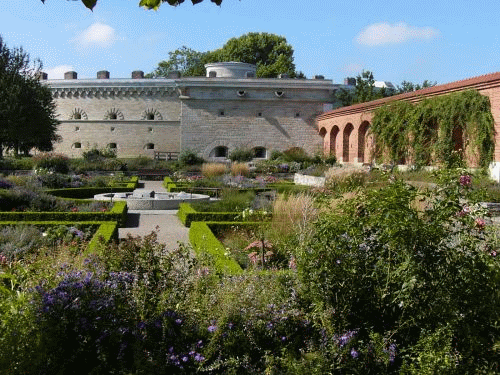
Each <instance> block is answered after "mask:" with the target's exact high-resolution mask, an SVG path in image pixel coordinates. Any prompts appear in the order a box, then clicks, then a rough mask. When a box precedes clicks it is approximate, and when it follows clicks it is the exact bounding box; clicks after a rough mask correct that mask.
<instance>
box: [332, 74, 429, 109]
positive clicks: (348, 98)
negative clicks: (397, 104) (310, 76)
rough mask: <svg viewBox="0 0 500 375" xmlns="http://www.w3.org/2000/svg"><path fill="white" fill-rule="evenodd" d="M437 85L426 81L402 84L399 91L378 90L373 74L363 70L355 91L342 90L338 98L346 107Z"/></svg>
mask: <svg viewBox="0 0 500 375" xmlns="http://www.w3.org/2000/svg"><path fill="white" fill-rule="evenodd" d="M436 84H437V82H435V81H434V82H432V81H429V80H427V79H426V80H425V81H424V82H423V83H422V84H418V83H412V82H408V81H403V82H401V86H399V85H398V86H397V89H392V88H390V89H388V88H385V87H381V88H376V87H375V79H374V77H373V73H372V72H371V71H369V70H363V71H362V72H361V74H358V75H357V77H356V85H355V87H354V90H346V89H340V90H339V91H338V92H337V94H336V96H337V100H338V101H339V102H340V103H341V105H342V106H343V107H345V106H349V105H352V104H357V103H364V102H369V101H372V100H376V99H381V98H386V97H388V96H392V95H397V94H403V93H405V92H412V91H416V90H421V89H425V88H427V87H432V86H435V85H436Z"/></svg>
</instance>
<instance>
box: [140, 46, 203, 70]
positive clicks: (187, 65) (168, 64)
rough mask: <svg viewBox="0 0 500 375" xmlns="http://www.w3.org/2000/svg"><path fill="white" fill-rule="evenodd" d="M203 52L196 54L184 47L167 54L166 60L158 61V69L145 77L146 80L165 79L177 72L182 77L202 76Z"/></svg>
mask: <svg viewBox="0 0 500 375" xmlns="http://www.w3.org/2000/svg"><path fill="white" fill-rule="evenodd" d="M204 55H205V53H204V52H198V51H195V50H193V49H191V48H188V47H186V46H182V47H181V48H179V49H176V50H175V51H170V52H169V53H168V60H164V61H160V62H159V63H158V67H157V68H156V69H155V70H154V71H153V73H150V74H148V75H146V77H147V78H155V77H167V76H168V75H169V73H171V72H173V71H179V72H180V73H181V74H182V75H183V76H187V77H194V76H204V75H205V67H204V66H203V64H204V62H203V57H204Z"/></svg>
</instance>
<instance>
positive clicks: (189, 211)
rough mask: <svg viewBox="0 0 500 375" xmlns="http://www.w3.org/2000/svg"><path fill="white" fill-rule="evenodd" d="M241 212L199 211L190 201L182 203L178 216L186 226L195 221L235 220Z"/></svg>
mask: <svg viewBox="0 0 500 375" xmlns="http://www.w3.org/2000/svg"><path fill="white" fill-rule="evenodd" d="M240 215H241V213H240V212H198V211H196V210H195V209H194V208H193V206H191V204H189V203H180V204H179V210H178V211H177V216H178V217H179V220H180V221H181V223H182V224H184V226H186V227H189V226H191V223H192V222H193V221H234V220H238V218H239V216H240Z"/></svg>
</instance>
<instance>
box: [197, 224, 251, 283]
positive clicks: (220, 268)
mask: <svg viewBox="0 0 500 375" xmlns="http://www.w3.org/2000/svg"><path fill="white" fill-rule="evenodd" d="M189 241H190V242H191V246H193V249H194V250H195V252H196V254H197V255H198V256H201V255H208V257H209V258H210V259H211V260H212V262H213V267H214V269H215V271H216V273H217V274H225V275H238V274H241V273H242V272H243V270H242V269H241V267H240V265H239V264H238V263H237V262H236V261H235V260H234V259H233V258H231V257H230V256H228V255H227V253H226V249H225V247H224V245H222V243H221V242H220V241H219V240H218V239H217V238H216V237H215V235H214V234H213V232H212V230H211V229H210V227H209V226H208V225H207V223H204V222H200V221H195V222H193V223H191V228H189Z"/></svg>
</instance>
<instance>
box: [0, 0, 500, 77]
mask: <svg viewBox="0 0 500 375" xmlns="http://www.w3.org/2000/svg"><path fill="white" fill-rule="evenodd" d="M138 4H139V0H98V3H97V6H96V7H95V8H94V10H93V11H90V10H88V9H87V8H85V7H84V6H83V4H82V3H81V1H80V0H78V1H68V0H46V1H45V4H42V2H41V0H0V35H1V36H2V38H3V40H4V42H5V43H6V44H7V45H8V46H9V47H20V46H22V47H23V49H24V50H25V51H27V52H28V53H29V54H30V56H31V58H33V59H34V58H39V59H40V60H41V61H42V63H43V66H44V71H45V72H47V73H48V74H49V79H61V78H63V74H64V72H65V71H69V70H74V71H76V72H78V78H95V77H96V73H97V71H99V70H108V71H109V72H110V76H111V78H130V74H131V72H132V71H134V70H142V71H144V72H145V73H149V72H152V71H153V70H154V69H155V68H156V66H157V65H158V63H159V62H160V61H162V60H165V59H167V58H168V52H170V51H174V50H175V49H177V48H180V47H182V46H187V47H189V48H192V49H194V50H197V51H209V50H214V49H217V48H220V47H222V46H223V45H224V43H225V42H226V41H227V40H228V39H230V38H233V37H239V36H241V35H244V34H246V33H249V32H267V33H273V34H278V35H281V36H284V37H285V38H286V39H287V41H288V43H289V44H290V45H292V47H293V49H294V62H295V65H296V69H297V70H298V71H302V72H303V73H305V75H306V76H307V78H313V77H314V75H318V74H320V75H323V76H325V78H327V79H332V80H333V81H334V83H343V81H344V78H345V77H355V76H356V75H358V74H360V73H361V72H362V71H363V70H369V71H372V72H373V74H374V77H375V79H376V80H383V81H390V82H392V83H393V84H395V85H399V84H400V83H401V82H402V81H410V82H414V83H421V82H423V81H424V80H429V81H436V82H437V83H438V84H441V83H448V82H453V81H457V80H461V79H465V78H470V77H475V76H479V75H483V74H487V73H493V72H497V71H500V19H499V16H498V15H499V14H500V2H498V1H494V0H476V1H470V0H468V1H463V0H454V1H450V0H440V1H437V0H419V1H417V0H406V1H401V0H385V1H383V2H382V1H373V0H355V1H353V0H351V1H344V0H223V2H222V5H221V6H217V5H215V4H214V3H212V2H210V1H209V0H205V1H203V2H202V3H200V4H197V5H192V3H191V1H190V0H186V1H185V2H184V3H183V4H181V5H180V6H178V7H172V6H169V5H168V4H167V3H165V4H163V5H162V6H161V7H160V9H159V10H158V11H153V10H145V9H143V8H140V7H139V6H138Z"/></svg>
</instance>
